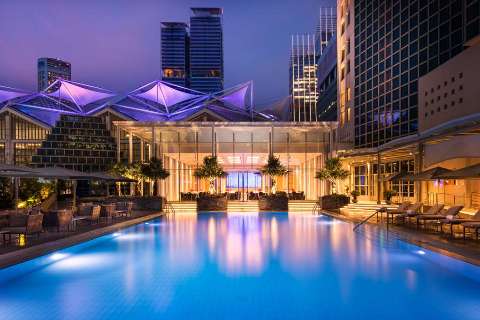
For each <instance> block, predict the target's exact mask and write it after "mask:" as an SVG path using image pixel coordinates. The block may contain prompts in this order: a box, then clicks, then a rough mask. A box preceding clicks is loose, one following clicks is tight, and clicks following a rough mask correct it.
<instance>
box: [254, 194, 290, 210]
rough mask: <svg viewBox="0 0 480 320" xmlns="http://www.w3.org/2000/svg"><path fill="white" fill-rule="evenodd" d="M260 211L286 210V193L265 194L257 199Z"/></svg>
mask: <svg viewBox="0 0 480 320" xmlns="http://www.w3.org/2000/svg"><path fill="white" fill-rule="evenodd" d="M258 208H259V209H260V211H288V197H287V196H286V195H266V196H261V197H260V198H259V200H258Z"/></svg>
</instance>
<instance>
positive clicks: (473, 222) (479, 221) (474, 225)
mask: <svg viewBox="0 0 480 320" xmlns="http://www.w3.org/2000/svg"><path fill="white" fill-rule="evenodd" d="M460 224H461V225H462V227H463V239H464V240H465V238H466V233H467V229H473V230H475V234H476V238H477V240H478V235H479V232H480V210H478V211H477V212H476V213H475V215H474V216H473V217H472V219H463V221H462V222H461V223H460Z"/></svg>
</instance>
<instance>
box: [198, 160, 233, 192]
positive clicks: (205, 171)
mask: <svg viewBox="0 0 480 320" xmlns="http://www.w3.org/2000/svg"><path fill="white" fill-rule="evenodd" d="M193 175H194V176H195V177H197V178H200V179H207V180H208V181H209V184H210V187H209V189H208V191H209V192H210V194H213V193H215V179H217V178H221V177H225V176H226V175H227V173H226V172H225V171H223V168H222V166H221V165H220V164H219V163H218V161H217V157H215V156H206V157H205V158H203V164H202V165H201V166H200V167H198V168H196V169H195V171H194V172H193Z"/></svg>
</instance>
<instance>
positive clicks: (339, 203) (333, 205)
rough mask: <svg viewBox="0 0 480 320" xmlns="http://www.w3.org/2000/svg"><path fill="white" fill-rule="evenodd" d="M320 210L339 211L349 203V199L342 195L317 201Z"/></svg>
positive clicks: (330, 196) (329, 196)
mask: <svg viewBox="0 0 480 320" xmlns="http://www.w3.org/2000/svg"><path fill="white" fill-rule="evenodd" d="M318 202H319V204H320V207H321V208H322V209H327V210H328V209H330V210H331V209H339V208H341V207H343V206H345V205H347V204H349V203H350V198H349V197H348V196H346V195H344V194H331V195H328V196H323V197H320V198H319V199H318Z"/></svg>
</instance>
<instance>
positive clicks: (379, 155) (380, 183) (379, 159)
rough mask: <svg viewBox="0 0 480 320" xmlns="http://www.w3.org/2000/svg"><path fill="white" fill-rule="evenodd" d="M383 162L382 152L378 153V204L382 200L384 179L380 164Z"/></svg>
mask: <svg viewBox="0 0 480 320" xmlns="http://www.w3.org/2000/svg"><path fill="white" fill-rule="evenodd" d="M381 164H382V158H381V154H380V152H378V153H377V204H380V203H381V200H382V179H381V174H380V172H381V171H380V165H381Z"/></svg>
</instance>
